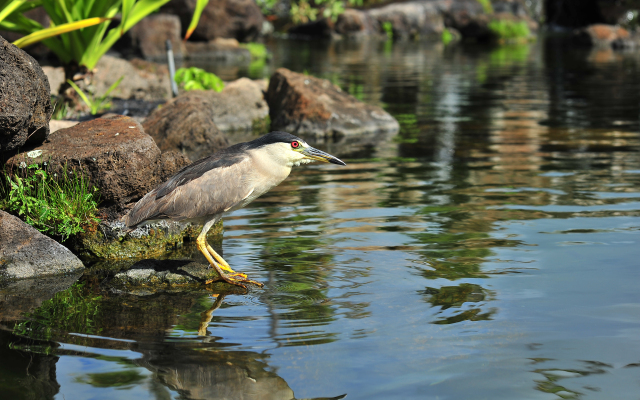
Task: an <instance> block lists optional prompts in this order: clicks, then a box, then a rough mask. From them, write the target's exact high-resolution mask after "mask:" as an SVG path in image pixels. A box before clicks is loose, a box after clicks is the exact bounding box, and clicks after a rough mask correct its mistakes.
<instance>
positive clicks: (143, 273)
mask: <svg viewBox="0 0 640 400" xmlns="http://www.w3.org/2000/svg"><path fill="white" fill-rule="evenodd" d="M107 285H108V286H109V287H112V288H113V289H116V290H118V291H121V292H127V293H135V294H137V295H147V294H153V293H157V292H171V293H175V292H184V291H189V290H202V288H203V287H206V288H207V290H209V291H211V293H244V292H245V290H244V289H243V288H241V287H239V286H235V285H231V284H229V283H226V282H223V281H221V280H220V275H218V273H217V272H216V270H215V269H213V268H210V267H209V266H208V265H204V264H199V263H197V262H193V261H188V260H153V259H150V260H141V261H138V262H136V263H135V264H134V265H132V266H131V268H130V269H128V270H126V271H122V272H119V273H117V274H115V275H114V276H113V277H112V278H110V279H109V280H108V283H107Z"/></svg>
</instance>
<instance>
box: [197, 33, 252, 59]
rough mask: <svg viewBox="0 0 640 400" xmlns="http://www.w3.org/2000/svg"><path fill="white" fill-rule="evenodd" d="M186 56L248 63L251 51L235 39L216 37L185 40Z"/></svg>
mask: <svg viewBox="0 0 640 400" xmlns="http://www.w3.org/2000/svg"><path fill="white" fill-rule="evenodd" d="M185 46H186V51H187V58H188V59H190V60H207V61H216V62H223V63H228V64H234V65H237V64H241V65H244V64H246V65H249V63H250V62H251V53H250V52H249V50H247V49H245V48H243V47H240V44H239V43H238V41H237V40H236V39H225V38H217V39H214V40H210V41H208V42H186V44H185Z"/></svg>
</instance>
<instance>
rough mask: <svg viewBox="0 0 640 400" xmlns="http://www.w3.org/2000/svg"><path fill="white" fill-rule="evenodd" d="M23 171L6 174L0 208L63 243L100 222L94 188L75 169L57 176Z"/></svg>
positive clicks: (29, 169) (37, 169)
mask: <svg viewBox="0 0 640 400" xmlns="http://www.w3.org/2000/svg"><path fill="white" fill-rule="evenodd" d="M35 151H37V150H35ZM22 170H23V173H22V175H23V176H18V174H7V173H5V179H6V182H5V183H6V187H4V188H3V190H2V192H3V193H2V194H3V197H4V199H3V203H4V204H2V206H3V208H6V209H7V210H8V211H9V212H13V213H16V214H18V215H19V216H20V217H22V219H23V220H24V221H25V222H26V223H28V224H29V225H32V226H33V227H34V228H36V229H38V230H39V231H41V232H43V233H47V234H51V235H58V236H62V240H63V241H64V240H66V239H67V238H68V237H69V236H71V235H75V234H76V233H79V232H84V229H83V227H84V226H86V225H89V224H92V223H96V222H98V221H99V219H98V218H96V213H97V210H98V193H97V189H96V188H93V189H92V188H91V187H90V184H89V181H88V180H87V179H86V178H85V177H84V175H82V174H81V173H79V172H78V171H76V170H75V169H74V170H73V171H69V170H68V169H67V167H66V166H65V167H64V168H63V169H62V171H61V173H60V176H57V175H56V174H54V175H53V176H52V175H51V174H49V173H48V172H47V171H46V170H45V169H42V168H40V167H39V166H38V165H29V166H28V167H26V168H23V169H22Z"/></svg>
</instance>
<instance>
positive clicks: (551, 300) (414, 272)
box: [0, 39, 640, 399]
mask: <svg viewBox="0 0 640 400" xmlns="http://www.w3.org/2000/svg"><path fill="white" fill-rule="evenodd" d="M270 46H271V47H272V49H273V51H274V59H273V66H272V68H273V67H278V66H286V67H288V68H291V69H295V70H297V71H303V70H307V71H309V73H312V74H314V75H320V76H323V77H325V78H327V79H330V80H332V81H333V82H334V83H336V84H339V85H340V86H341V87H342V88H343V89H344V90H346V91H349V92H350V93H352V94H353V95H354V96H356V97H358V98H361V99H363V100H364V101H367V102H369V103H373V104H378V105H381V106H383V107H385V108H386V109H387V110H389V111H390V112H392V113H393V114H394V115H395V116H396V117H397V118H398V120H399V121H400V124H401V127H402V128H401V131H400V133H399V134H398V135H396V136H393V137H374V138H367V140H366V141H365V142H364V143H362V144H359V145H358V144H355V143H353V142H349V141H342V142H327V143H321V144H319V147H322V148H323V149H325V150H328V151H329V152H331V153H334V154H337V155H339V156H340V157H341V158H344V159H345V160H346V161H347V163H348V166H347V167H344V168H332V167H331V166H326V165H313V166H306V167H304V168H299V169H296V170H294V172H293V173H292V175H291V177H290V178H289V179H288V180H287V181H286V182H285V183H283V184H282V185H281V186H279V187H278V188H276V189H274V190H273V191H272V192H270V193H268V194H267V195H265V196H263V197H261V198H260V199H258V200H257V201H256V202H254V203H253V204H252V205H251V206H250V207H248V208H246V209H243V210H240V211H238V212H237V213H236V214H234V215H232V216H231V217H229V218H228V219H227V220H226V221H225V230H226V232H225V237H224V241H223V243H222V244H221V249H220V250H221V252H224V257H225V258H226V259H227V260H228V261H229V262H230V264H231V265H234V266H238V268H239V269H240V270H242V271H243V272H247V273H249V274H250V275H251V276H255V277H256V278H257V279H259V280H261V281H263V282H265V283H266V287H265V289H262V290H257V289H256V290H252V291H251V292H250V293H249V294H248V295H246V296H240V295H234V294H227V295H226V296H225V295H224V294H223V293H222V294H219V293H213V292H208V291H206V290H199V291H191V292H186V291H176V292H172V293H169V292H162V293H156V294H151V295H141V294H140V293H134V292H128V293H125V292H115V291H113V290H111V289H109V288H108V287H105V286H104V285H103V284H102V281H101V280H99V279H95V278H91V277H90V276H85V277H84V278H83V279H82V280H81V281H80V282H79V283H76V284H75V285H73V286H71V284H72V283H73V280H75V279H72V280H71V282H69V283H68V285H67V287H69V286H70V287H69V288H67V287H60V286H59V285H58V286H57V287H56V288H55V289H51V290H49V291H46V290H44V291H42V293H43V295H42V298H39V299H38V300H33V299H23V300H20V301H18V300H16V298H15V297H11V295H10V294H9V295H4V296H5V297H3V298H2V299H3V300H2V299H0V304H1V305H0V310H2V311H1V312H0V315H2V318H1V320H2V321H3V322H2V324H3V328H4V330H5V331H3V332H1V333H0V344H1V346H0V359H2V360H5V359H6V360H10V362H9V363H0V390H2V393H3V394H4V393H10V394H11V395H12V396H14V398H21V396H22V398H34V397H37V398H51V397H53V396H57V398H63V397H62V396H64V398H73V397H82V395H83V394H86V395H87V396H86V397H90V396H94V395H95V396H98V397H100V396H103V397H105V398H111V397H109V396H115V397H118V395H120V396H123V395H122V393H124V392H125V391H126V392H127V394H128V395H130V397H133V396H135V397H140V398H193V399H196V398H198V399H199V398H225V396H226V398H293V397H294V396H296V397H298V398H313V397H319V396H342V395H343V394H345V393H347V394H348V398H355V399H377V398H380V399H381V398H421V399H422V398H504V399H514V398H518V399H528V398H539V397H541V396H543V397H545V398H547V397H548V398H581V399H589V398H593V399H600V398H617V399H618V398H619V399H626V398H635V397H633V396H634V393H635V392H636V391H635V389H636V387H637V382H636V378H637V367H638V365H640V343H639V342H638V338H639V337H640V336H639V335H638V334H639V333H640V327H639V326H638V324H639V323H640V314H639V313H638V310H640V304H639V303H638V296H637V292H638V291H637V282H638V278H640V276H639V275H638V273H639V271H640V270H638V268H637V258H638V255H639V253H638V243H637V242H638V239H637V238H638V233H639V231H640V200H639V199H640V152H638V150H639V149H640V134H638V132H639V131H640V121H639V119H638V115H639V109H638V108H639V104H640V81H638V79H637V76H638V72H640V71H638V69H639V67H640V60H639V59H638V56H637V55H635V54H629V53H611V52H602V51H600V50H594V51H592V52H589V51H583V50H575V49H572V48H570V47H569V46H567V45H566V44H565V43H564V42H563V41H562V40H557V39H549V40H541V41H540V42H539V43H536V44H530V45H528V44H527V45H518V46H504V47H487V48H480V47H478V46H475V45H474V46H467V45H464V44H462V45H460V46H455V47H445V46H442V45H439V44H436V45H433V44H426V43H409V42H404V43H402V42H399V43H395V44H392V45H390V44H388V43H378V42H366V41H364V42H326V43H320V44H318V43H308V42H294V41H276V42H274V43H271V44H270ZM215 68H217V67H215V66H214V67H212V69H215ZM220 68H222V67H220ZM227 73H229V74H231V75H233V74H235V73H236V72H233V71H232V72H229V71H227ZM167 257H169V258H185V257H186V258H192V259H196V260H199V261H200V262H204V259H202V258H201V256H200V255H199V254H198V252H197V251H195V250H193V248H191V247H189V246H188V245H187V246H185V248H183V249H180V251H179V252H177V253H175V254H169V255H167ZM56 292H58V293H57V294H56ZM7 310H10V311H7ZM27 359H28V360H30V361H26V360H27ZM8 365H15V366H16V369H13V368H11V367H9V366H8ZM18 371H23V372H18ZM24 371H28V372H27V373H25V372H24ZM17 385H28V386H29V389H28V390H29V391H28V395H21V394H20V393H21V392H19V391H17V390H16V389H15V388H16V386H17ZM116 391H117V392H116ZM74 395H75V396H74Z"/></svg>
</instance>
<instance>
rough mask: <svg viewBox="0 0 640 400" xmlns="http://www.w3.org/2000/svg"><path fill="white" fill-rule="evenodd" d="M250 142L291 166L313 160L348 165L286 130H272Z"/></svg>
mask: <svg viewBox="0 0 640 400" xmlns="http://www.w3.org/2000/svg"><path fill="white" fill-rule="evenodd" d="M249 143H250V144H253V145H254V146H260V147H263V148H264V149H265V150H266V151H268V152H269V153H270V154H271V157H274V158H277V159H279V160H281V161H282V162H283V163H284V164H286V165H287V166H289V167H293V166H298V165H300V164H307V163H310V162H313V161H322V162H328V163H332V164H337V165H347V164H345V163H344V162H343V161H342V160H340V159H339V158H337V157H334V156H332V155H331V154H328V153H325V152H324V151H322V150H318V149H316V148H314V147H311V146H309V144H307V142H305V141H304V140H302V139H300V138H299V137H297V136H295V135H292V134H290V133H286V132H270V133H268V134H266V135H264V136H262V137H260V138H258V139H256V140H254V141H252V142H249Z"/></svg>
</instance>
